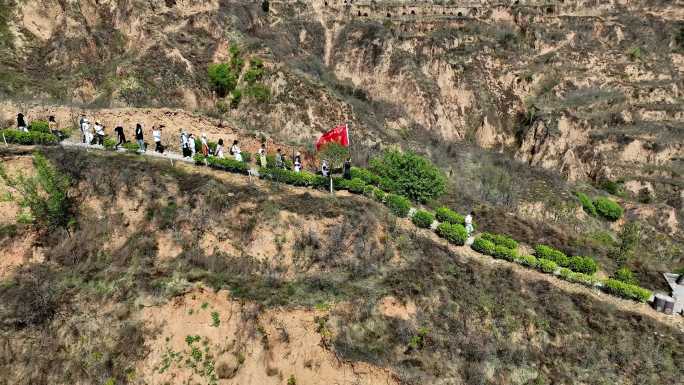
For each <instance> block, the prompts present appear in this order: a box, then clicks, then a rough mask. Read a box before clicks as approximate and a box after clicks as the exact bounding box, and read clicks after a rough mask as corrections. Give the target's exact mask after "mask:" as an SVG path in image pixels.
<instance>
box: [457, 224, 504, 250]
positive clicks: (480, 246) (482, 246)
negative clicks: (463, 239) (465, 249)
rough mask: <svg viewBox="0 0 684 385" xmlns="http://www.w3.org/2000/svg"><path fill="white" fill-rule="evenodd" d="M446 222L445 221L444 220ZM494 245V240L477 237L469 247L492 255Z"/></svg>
mask: <svg viewBox="0 0 684 385" xmlns="http://www.w3.org/2000/svg"><path fill="white" fill-rule="evenodd" d="M445 223H446V222H445ZM495 247H496V245H495V244H494V242H492V241H490V240H488V239H484V238H482V237H477V238H476V239H475V241H473V244H472V245H471V246H470V248H471V249H473V250H475V251H477V252H478V253H482V254H486V255H492V254H494V248H495Z"/></svg>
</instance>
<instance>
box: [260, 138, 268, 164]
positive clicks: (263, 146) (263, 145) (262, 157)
mask: <svg viewBox="0 0 684 385" xmlns="http://www.w3.org/2000/svg"><path fill="white" fill-rule="evenodd" d="M259 163H260V165H261V167H263V168H266V166H267V165H268V161H267V160H266V143H261V148H260V149H259Z"/></svg>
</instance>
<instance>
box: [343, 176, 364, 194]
mask: <svg viewBox="0 0 684 385" xmlns="http://www.w3.org/2000/svg"><path fill="white" fill-rule="evenodd" d="M365 187H366V183H364V181H363V180H362V179H361V178H353V179H352V180H350V181H348V182H347V190H349V191H351V192H353V193H354V194H361V193H362V192H363V189H364V188H365Z"/></svg>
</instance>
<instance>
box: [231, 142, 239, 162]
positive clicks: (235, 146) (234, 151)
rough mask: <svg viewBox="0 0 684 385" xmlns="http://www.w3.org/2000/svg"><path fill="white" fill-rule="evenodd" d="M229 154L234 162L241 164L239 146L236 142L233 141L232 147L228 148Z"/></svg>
mask: <svg viewBox="0 0 684 385" xmlns="http://www.w3.org/2000/svg"><path fill="white" fill-rule="evenodd" d="M230 154H231V155H233V156H234V157H235V160H237V161H238V162H242V154H241V153H240V146H239V145H238V141H237V140H234V141H233V145H232V146H230Z"/></svg>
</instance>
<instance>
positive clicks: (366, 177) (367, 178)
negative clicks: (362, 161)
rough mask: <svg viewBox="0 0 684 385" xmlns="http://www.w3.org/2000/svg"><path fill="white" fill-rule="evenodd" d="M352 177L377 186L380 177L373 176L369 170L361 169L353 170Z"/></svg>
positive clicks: (353, 168)
mask: <svg viewBox="0 0 684 385" xmlns="http://www.w3.org/2000/svg"><path fill="white" fill-rule="evenodd" d="M351 177H352V179H354V178H359V179H362V180H363V181H364V182H365V183H366V184H375V183H377V182H378V177H377V176H376V175H373V173H372V172H370V171H369V170H367V169H365V168H360V167H352V168H351Z"/></svg>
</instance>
